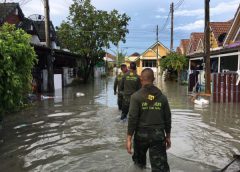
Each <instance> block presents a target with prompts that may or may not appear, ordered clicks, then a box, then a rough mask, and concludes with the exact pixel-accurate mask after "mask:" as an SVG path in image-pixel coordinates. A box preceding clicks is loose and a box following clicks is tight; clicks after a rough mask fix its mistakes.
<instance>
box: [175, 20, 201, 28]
mask: <svg viewBox="0 0 240 172" xmlns="http://www.w3.org/2000/svg"><path fill="white" fill-rule="evenodd" d="M203 28H204V20H197V21H195V22H194V23H189V24H185V25H182V26H177V27H176V28H175V30H182V31H192V30H199V29H202V30H203Z"/></svg>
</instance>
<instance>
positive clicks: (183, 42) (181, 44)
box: [180, 39, 190, 54]
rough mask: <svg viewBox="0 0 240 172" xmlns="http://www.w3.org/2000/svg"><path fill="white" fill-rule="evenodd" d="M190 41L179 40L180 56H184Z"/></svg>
mask: <svg viewBox="0 0 240 172" xmlns="http://www.w3.org/2000/svg"><path fill="white" fill-rule="evenodd" d="M189 42H190V39H181V42H180V47H181V48H182V49H183V52H182V54H186V52H187V48H188V45H189Z"/></svg>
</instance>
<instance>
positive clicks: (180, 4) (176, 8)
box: [174, 0, 184, 11]
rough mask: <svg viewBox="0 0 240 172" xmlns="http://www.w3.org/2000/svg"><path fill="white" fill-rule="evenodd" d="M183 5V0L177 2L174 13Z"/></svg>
mask: <svg viewBox="0 0 240 172" xmlns="http://www.w3.org/2000/svg"><path fill="white" fill-rule="evenodd" d="M183 3H184V0H179V1H178V3H177V4H176V5H175V6H174V10H175V11H176V10H178V9H179V8H180V7H181V6H182V4H183Z"/></svg>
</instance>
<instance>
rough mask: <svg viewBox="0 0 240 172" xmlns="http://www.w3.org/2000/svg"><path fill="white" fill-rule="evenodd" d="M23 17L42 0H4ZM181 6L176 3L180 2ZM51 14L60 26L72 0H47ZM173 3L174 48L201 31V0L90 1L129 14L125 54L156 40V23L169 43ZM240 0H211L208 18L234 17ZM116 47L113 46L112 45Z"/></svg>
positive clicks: (141, 49) (40, 6)
mask: <svg viewBox="0 0 240 172" xmlns="http://www.w3.org/2000/svg"><path fill="white" fill-rule="evenodd" d="M2 1H3V0H2ZM19 1H20V5H21V7H22V9H23V13H24V14H25V16H26V17H28V16H29V15H31V14H43V3H42V0H7V2H19ZM182 1H183V3H182V5H181V6H180V7H178V6H177V4H179V3H178V2H182ZM49 2H50V9H51V13H50V17H51V20H52V21H53V23H54V25H55V26H58V25H60V23H61V22H62V20H66V17H67V16H68V8H69V6H70V5H71V3H72V0H49ZM171 2H174V4H175V8H177V7H178V8H177V9H176V10H175V13H174V18H175V19H174V47H177V46H178V45H179V40H180V39H184V38H189V35H190V33H191V32H198V31H203V25H204V20H203V19H204V0H173V1H171V0H92V3H93V5H94V6H95V7H96V8H97V9H101V10H107V11H111V10H113V9H117V10H118V11H119V12H120V13H127V15H129V16H130V17H131V21H130V23H129V26H128V28H129V31H130V33H129V35H128V36H127V42H126V43H125V44H120V48H121V49H122V50H124V51H126V52H127V54H128V55H130V54H132V53H134V52H139V53H143V52H144V51H145V50H146V49H147V48H149V47H150V46H151V45H152V44H153V43H154V42H155V41H156V26H157V25H158V26H159V30H160V31H159V32H160V33H159V40H160V41H161V42H162V43H163V44H164V45H165V46H166V47H169V46H170V20H169V21H168V22H167V25H166V27H165V28H164V27H163V26H164V24H165V23H166V20H167V17H168V14H169V9H170V3H171ZM239 3H240V0H211V1H210V7H211V9H210V13H211V19H210V20H211V21H227V20H230V19H232V18H233V17H234V14H235V12H236V10H237V7H238V5H239ZM112 49H115V47H112Z"/></svg>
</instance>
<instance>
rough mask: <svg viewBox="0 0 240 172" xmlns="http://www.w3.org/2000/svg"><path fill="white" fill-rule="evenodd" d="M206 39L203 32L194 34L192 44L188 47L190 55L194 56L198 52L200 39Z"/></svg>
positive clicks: (191, 39) (191, 37) (191, 38)
mask: <svg viewBox="0 0 240 172" xmlns="http://www.w3.org/2000/svg"><path fill="white" fill-rule="evenodd" d="M203 38H204V33H202V32H193V33H191V36H190V42H189V45H188V50H187V53H188V54H193V53H195V51H196V50H197V46H198V42H199V40H200V39H203Z"/></svg>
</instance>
